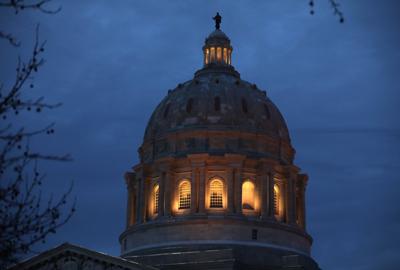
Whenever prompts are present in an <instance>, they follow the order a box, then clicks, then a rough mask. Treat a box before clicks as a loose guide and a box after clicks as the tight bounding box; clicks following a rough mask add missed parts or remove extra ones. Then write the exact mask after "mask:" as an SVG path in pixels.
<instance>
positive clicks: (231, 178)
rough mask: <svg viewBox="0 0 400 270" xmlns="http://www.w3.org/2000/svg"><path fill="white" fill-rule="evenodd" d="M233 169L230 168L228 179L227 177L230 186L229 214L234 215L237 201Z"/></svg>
mask: <svg viewBox="0 0 400 270" xmlns="http://www.w3.org/2000/svg"><path fill="white" fill-rule="evenodd" d="M233 170H234V169H233V168H228V177H227V185H228V214H233V213H234V210H235V203H234V202H235V199H234V197H235V196H234V184H235V179H234V173H233Z"/></svg>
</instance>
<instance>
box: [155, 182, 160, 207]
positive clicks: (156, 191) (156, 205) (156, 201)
mask: <svg viewBox="0 0 400 270" xmlns="http://www.w3.org/2000/svg"><path fill="white" fill-rule="evenodd" d="M159 194H160V188H159V185H158V184H155V185H154V188H153V214H158V206H159V205H158V199H159Z"/></svg>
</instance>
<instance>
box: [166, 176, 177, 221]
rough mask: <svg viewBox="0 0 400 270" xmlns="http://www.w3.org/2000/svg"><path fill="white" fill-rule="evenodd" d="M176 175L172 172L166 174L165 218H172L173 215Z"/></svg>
mask: <svg viewBox="0 0 400 270" xmlns="http://www.w3.org/2000/svg"><path fill="white" fill-rule="evenodd" d="M174 177H175V175H174V173H173V172H172V171H171V170H168V171H166V172H165V179H164V180H165V183H164V190H165V192H164V216H166V217H170V216H171V213H172V201H173V196H172V193H173V189H174V186H175V181H174Z"/></svg>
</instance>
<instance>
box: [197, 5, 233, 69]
mask: <svg viewBox="0 0 400 270" xmlns="http://www.w3.org/2000/svg"><path fill="white" fill-rule="evenodd" d="M213 19H214V20H215V30H214V31H213V32H212V33H211V34H210V35H209V36H208V37H207V38H206V42H205V45H204V46H203V53H204V67H208V66H211V67H213V66H230V65H231V55H232V46H231V41H230V39H229V38H228V36H227V35H225V33H224V32H222V31H221V29H220V27H221V19H222V17H221V16H220V15H219V13H218V12H217V15H216V16H215V17H214V18H213Z"/></svg>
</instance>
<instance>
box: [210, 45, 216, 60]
mask: <svg viewBox="0 0 400 270" xmlns="http://www.w3.org/2000/svg"><path fill="white" fill-rule="evenodd" d="M210 62H211V63H212V62H215V47H211V49H210Z"/></svg>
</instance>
